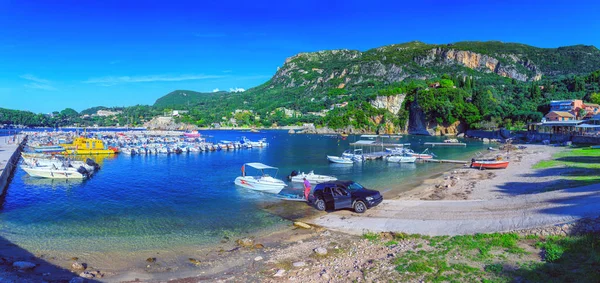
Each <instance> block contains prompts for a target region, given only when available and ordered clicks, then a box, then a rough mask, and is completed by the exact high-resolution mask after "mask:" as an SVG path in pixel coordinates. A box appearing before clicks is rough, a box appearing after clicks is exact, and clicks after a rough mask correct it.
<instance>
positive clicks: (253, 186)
mask: <svg viewBox="0 0 600 283" xmlns="http://www.w3.org/2000/svg"><path fill="white" fill-rule="evenodd" d="M246 167H251V168H254V169H256V170H259V171H260V172H261V175H257V176H247V175H246ZM265 170H275V175H274V176H277V171H279V169H278V168H277V167H271V166H268V165H265V164H262V163H256V162H254V163H245V164H244V165H243V166H242V176H239V177H237V178H235V181H234V183H235V184H236V185H237V186H240V187H243V188H247V189H250V190H255V191H259V192H265V193H270V194H278V193H279V192H281V190H283V188H284V187H285V186H286V185H285V183H284V182H283V181H282V180H279V179H275V178H273V177H271V176H270V175H268V174H266V173H265Z"/></svg>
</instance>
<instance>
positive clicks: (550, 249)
mask: <svg viewBox="0 0 600 283" xmlns="http://www.w3.org/2000/svg"><path fill="white" fill-rule="evenodd" d="M544 250H545V251H546V256H545V257H544V258H545V259H546V261H547V262H556V261H557V260H559V259H560V258H561V257H562V255H563V253H564V252H565V250H564V249H563V248H562V247H561V246H559V245H557V244H554V243H547V244H546V245H545V247H544Z"/></svg>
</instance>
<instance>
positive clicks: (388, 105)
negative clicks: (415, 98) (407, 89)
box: [370, 94, 406, 115]
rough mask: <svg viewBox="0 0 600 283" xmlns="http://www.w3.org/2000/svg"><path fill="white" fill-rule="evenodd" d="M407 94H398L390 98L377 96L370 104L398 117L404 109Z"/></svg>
mask: <svg viewBox="0 0 600 283" xmlns="http://www.w3.org/2000/svg"><path fill="white" fill-rule="evenodd" d="M405 97H406V94H397V95H390V96H377V97H376V98H375V99H373V100H371V101H370V103H371V105H372V106H373V107H375V108H378V109H385V110H387V111H389V112H390V113H392V114H394V115H396V114H398V112H399V111H400V109H402V103H403V102H404V98H405Z"/></svg>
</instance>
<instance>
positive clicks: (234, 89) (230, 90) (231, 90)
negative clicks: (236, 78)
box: [229, 87, 246, 92]
mask: <svg viewBox="0 0 600 283" xmlns="http://www.w3.org/2000/svg"><path fill="white" fill-rule="evenodd" d="M244 91H246V90H245V89H243V88H241V87H236V88H229V92H244Z"/></svg>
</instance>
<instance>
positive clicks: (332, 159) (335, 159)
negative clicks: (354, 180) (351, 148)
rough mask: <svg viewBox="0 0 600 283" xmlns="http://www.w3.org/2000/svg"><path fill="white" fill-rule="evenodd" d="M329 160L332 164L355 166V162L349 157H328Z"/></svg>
mask: <svg viewBox="0 0 600 283" xmlns="http://www.w3.org/2000/svg"><path fill="white" fill-rule="evenodd" d="M327 160H329V162H331V163H339V164H354V160H352V159H351V158H348V157H343V156H332V155H327Z"/></svg>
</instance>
